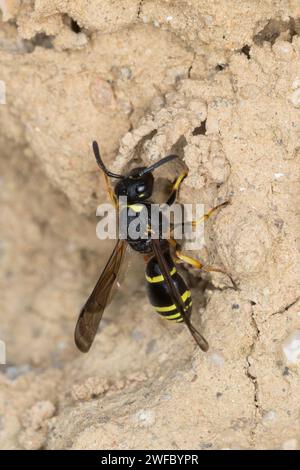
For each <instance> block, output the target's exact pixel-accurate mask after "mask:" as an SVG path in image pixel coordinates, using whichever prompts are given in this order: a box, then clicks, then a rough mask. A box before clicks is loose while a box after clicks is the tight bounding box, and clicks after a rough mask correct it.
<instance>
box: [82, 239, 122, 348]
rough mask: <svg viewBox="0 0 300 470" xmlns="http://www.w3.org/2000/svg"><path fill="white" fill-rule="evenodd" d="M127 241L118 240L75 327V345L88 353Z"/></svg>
mask: <svg viewBox="0 0 300 470" xmlns="http://www.w3.org/2000/svg"><path fill="white" fill-rule="evenodd" d="M127 246H128V245H127V243H126V240H118V241H117V243H116V246H115V248H114V250H113V252H112V254H111V256H110V258H109V260H108V262H107V264H106V266H105V268H104V270H103V272H102V274H101V276H100V278H99V280H98V282H97V284H96V285H95V287H94V290H93V292H92V293H91V295H90V296H89V298H88V300H87V301H86V303H85V305H84V306H83V307H82V309H81V311H80V314H79V318H78V320H77V324H76V327H75V343H76V346H77V347H78V349H80V351H82V352H88V350H89V349H90V347H91V345H92V342H93V340H94V338H95V335H96V333H97V330H98V326H99V323H100V321H101V318H102V315H103V312H104V309H105V307H106V306H107V304H108V303H109V301H110V299H111V295H112V291H113V288H114V287H115V285H116V282H117V279H118V275H119V271H120V267H121V264H122V262H123V259H124V255H125V252H126V248H127Z"/></svg>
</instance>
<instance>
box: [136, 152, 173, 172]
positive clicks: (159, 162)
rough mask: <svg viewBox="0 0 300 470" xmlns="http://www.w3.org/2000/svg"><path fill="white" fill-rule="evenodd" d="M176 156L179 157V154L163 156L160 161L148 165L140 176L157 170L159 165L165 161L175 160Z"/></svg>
mask: <svg viewBox="0 0 300 470" xmlns="http://www.w3.org/2000/svg"><path fill="white" fill-rule="evenodd" d="M175 158H179V156H178V155H168V156H167V157H164V158H162V159H161V160H159V161H158V162H156V163H153V165H151V166H148V168H145V170H143V171H142V172H141V173H140V176H142V175H145V174H146V173H150V172H151V171H153V170H155V169H156V168H158V167H159V166H161V165H164V164H165V163H169V162H170V161H171V160H175Z"/></svg>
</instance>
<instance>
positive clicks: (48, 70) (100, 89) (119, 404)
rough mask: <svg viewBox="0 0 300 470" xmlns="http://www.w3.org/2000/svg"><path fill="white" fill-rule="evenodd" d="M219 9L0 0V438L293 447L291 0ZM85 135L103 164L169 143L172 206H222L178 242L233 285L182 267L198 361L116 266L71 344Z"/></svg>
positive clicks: (298, 74) (88, 222) (80, 282)
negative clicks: (112, 288)
mask: <svg viewBox="0 0 300 470" xmlns="http://www.w3.org/2000/svg"><path fill="white" fill-rule="evenodd" d="M227 3H228V2H225V1H224V0H218V1H217V0H216V1H214V2H211V1H205V0H201V1H198V0H197V1H196V0H194V1H192V0H190V1H184V2H182V1H166V0H159V1H155V2H154V1H151V0H142V1H134V0H123V1H122V2H117V1H113V0H111V1H108V0H106V1H102V2H98V1H96V0H93V1H89V2H88V1H86V0H80V1H72V0H55V1H53V2H46V1H44V0H36V1H33V0H29V1H26V2H20V1H18V0H2V1H0V8H1V10H2V21H1V23H0V48H1V53H0V80H2V81H4V82H5V84H6V104H5V105H2V104H1V105H0V122H1V131H0V142H1V147H0V149H1V150H0V154H1V159H0V165H1V181H0V182H1V205H2V209H1V210H2V218H3V221H4V223H3V224H2V237H1V245H0V254H1V262H2V266H3V269H2V272H1V287H2V289H1V292H2V294H1V312H2V316H1V327H0V338H1V339H3V340H5V342H6V347H7V365H6V366H1V367H2V373H1V376H0V443H1V444H0V446H1V448H6V449H7V448H10V449H15V448H17V449H20V448H25V449H61V448H63V449H88V448H94V449H99V448H100V449H101V448H118V449H127V448H130V449H135V448H145V449H157V448H162V449H178V448H179V449H185V448H193V449H220V448H233V449H249V448H250V449H255V448H264V449H270V448H283V449H291V448H292V449H297V448H299V446H300V426H299V414H300V409H299V400H298V397H299V393H300V376H299V370H300V369H299V367H300V364H299V361H300V353H299V342H300V341H299V335H300V333H299V330H300V300H299V299H300V288H299V274H300V273H299V266H300V259H299V258H300V236H299V233H300V232H299V206H300V197H299V176H300V175H299V173H300V38H299V33H300V6H299V2H296V1H290V2H288V3H287V2H286V1H283V0H277V1H268V0H265V1H263V2H261V1H253V0H251V1H245V0H243V1H235V2H233V5H231V7H230V8H228V4H227ZM94 138H97V139H98V141H99V142H100V143H101V149H102V152H103V156H104V158H105V160H106V162H107V163H108V164H109V165H110V167H111V168H112V169H113V170H114V171H123V170H124V168H125V167H126V166H127V165H128V164H130V163H135V162H140V161H143V162H144V163H146V164H149V163H150V162H153V161H155V160H157V159H158V158H159V157H161V156H164V155H165V154H166V153H167V152H170V151H176V152H178V154H179V155H180V156H181V158H182V159H183V160H184V161H185V163H186V165H187V166H188V167H189V170H190V172H189V176H188V178H187V179H186V180H185V182H184V184H183V187H182V191H181V194H180V199H181V201H182V202H203V203H205V204H206V207H207V208H210V207H212V206H214V205H216V204H218V203H219V202H222V201H224V200H228V199H230V201H231V204H230V205H228V206H227V207H226V208H224V209H223V210H222V211H220V212H219V213H218V214H217V215H216V216H215V217H214V219H213V220H210V221H209V223H207V225H206V242H207V243H206V247H205V249H204V250H202V251H199V252H198V253H195V254H196V255H198V256H199V257H200V258H201V259H203V260H204V261H206V262H209V263H210V264H213V263H215V264H218V265H220V266H224V267H225V268H226V269H227V270H228V271H230V273H231V274H232V276H233V277H234V278H235V279H236V280H237V282H238V283H239V287H240V290H239V291H234V290H233V289H232V288H231V286H230V283H229V282H228V280H227V279H226V277H224V276H223V275H221V274H212V275H211V276H209V277H208V276H203V278H204V279H206V280H208V281H209V283H208V286H209V288H208V289H206V290H205V293H204V297H203V295H202V292H203V289H202V286H203V281H201V282H199V278H195V277H194V278H191V279H193V284H195V287H194V289H193V295H194V319H195V322H196V323H198V324H199V323H201V328H202V329H203V332H204V335H205V337H207V339H208V340H209V343H210V351H209V352H208V353H207V354H203V353H201V352H200V351H198V350H197V349H196V348H195V345H194V344H193V341H192V340H191V338H190V337H189V336H188V334H187V332H186V331H185V330H184V329H182V327H181V325H169V324H166V323H164V322H163V321H162V320H160V319H158V318H156V316H155V315H154V314H153V313H152V309H151V307H150V306H149V305H148V303H147V301H146V297H145V291H144V285H143V282H142V279H143V266H142V263H141V262H138V261H137V263H136V264H135V261H134V260H133V261H132V264H133V265H134V268H133V269H129V273H128V275H127V279H126V282H125V283H124V284H123V288H121V290H120V293H119V294H118V296H117V297H116V299H115V301H114V302H113V303H112V304H111V306H110V307H109V309H108V310H107V312H106V314H105V318H104V319H103V324H102V328H101V334H100V335H99V336H98V337H97V338H96V341H95V344H94V346H93V348H92V350H91V351H90V353H89V354H88V355H85V356H83V355H81V354H79V353H78V352H76V351H75V347H74V345H73V328H74V323H75V321H76V316H77V312H78V310H79V307H80V305H81V304H82V302H83V301H84V299H85V297H86V296H87V295H88V293H89V291H90V289H91V287H92V285H93V282H95V280H96V278H97V275H98V274H99V271H100V270H101V267H102V266H103V264H104V262H105V259H106V258H107V256H108V253H109V251H110V250H111V246H110V245H109V244H108V243H107V244H106V243H104V242H103V243H99V242H98V241H97V239H96V237H95V224H96V219H95V217H94V214H95V209H96V205H97V204H98V203H99V202H103V201H104V200H105V194H104V192H103V189H102V187H103V185H102V180H101V178H100V175H99V171H98V170H97V167H96V166H95V163H94V161H93V158H92V156H91V151H90V143H91V141H92V139H94ZM164 171H166V173H165V174H164V176H165V177H167V178H169V179H171V177H172V175H173V176H174V174H172V175H171V174H169V173H167V170H166V169H165V170H164ZM162 173H163V172H162ZM206 283H207V282H206ZM200 287H201V289H200Z"/></svg>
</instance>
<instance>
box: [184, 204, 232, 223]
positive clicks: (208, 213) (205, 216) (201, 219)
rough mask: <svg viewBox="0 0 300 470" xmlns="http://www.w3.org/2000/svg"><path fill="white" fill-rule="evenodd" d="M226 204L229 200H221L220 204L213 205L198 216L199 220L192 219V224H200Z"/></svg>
mask: <svg viewBox="0 0 300 470" xmlns="http://www.w3.org/2000/svg"><path fill="white" fill-rule="evenodd" d="M228 204H230V201H225V202H222V204H218V205H217V206H216V207H213V208H212V209H210V211H208V212H206V214H204V215H203V216H202V217H200V219H199V220H193V221H192V226H193V227H196V225H199V224H201V223H202V222H204V221H205V220H207V219H209V217H211V216H212V215H213V214H215V212H217V210H218V209H220V208H221V207H226V206H227V205H228Z"/></svg>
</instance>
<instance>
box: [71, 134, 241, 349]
mask: <svg viewBox="0 0 300 470" xmlns="http://www.w3.org/2000/svg"><path fill="white" fill-rule="evenodd" d="M93 151H94V155H95V158H96V162H97V164H98V166H99V167H100V169H101V171H102V172H103V174H104V177H105V181H106V185H107V190H108V193H109V195H110V197H111V199H112V201H113V203H114V205H115V207H117V208H118V210H120V211H121V214H120V216H121V219H122V212H123V214H124V213H125V215H126V216H127V219H126V220H127V223H128V224H129V223H131V222H132V220H133V219H134V218H135V217H138V216H139V215H140V213H141V211H142V210H146V211H147V219H148V220H147V222H148V223H147V233H146V236H143V237H140V238H137V239H136V237H134V238H133V237H131V236H130V234H129V232H127V238H126V239H123V238H122V239H121V238H119V239H118V240H117V242H116V245H115V247H114V250H113V252H112V254H111V256H110V258H109V260H108V262H107V264H106V266H105V268H104V270H103V272H102V274H101V276H100V278H99V280H98V282H97V284H96V286H95V287H94V290H93V291H92V293H91V295H90V296H89V298H88V299H87V301H86V303H85V304H84V306H83V307H82V309H81V311H80V314H79V318H78V321H77V324H76V328H75V343H76V345H77V347H78V349H79V350H80V351H82V352H87V351H88V350H89V349H90V347H91V345H92V343H93V340H94V338H95V335H96V333H97V330H98V327H99V324H100V321H101V318H102V315H103V312H104V310H105V308H106V306H107V304H108V303H109V302H110V300H111V296H112V293H113V291H114V288H115V287H116V285H117V282H118V276H119V273H120V268H121V265H122V263H123V261H124V257H125V252H126V249H127V247H130V248H131V249H133V250H135V251H137V252H139V253H141V254H142V255H144V258H145V261H146V269H145V276H146V283H147V294H148V298H149V301H150V304H151V305H152V306H153V307H154V309H155V310H156V312H157V313H158V314H160V315H161V316H162V317H163V318H165V319H167V320H170V321H173V322H176V323H183V324H185V326H186V327H187V328H188V330H189V331H190V333H191V335H192V336H193V338H194V340H195V341H196V343H197V345H198V346H199V347H200V348H201V349H202V350H203V351H207V350H208V347H209V345H208V342H207V341H206V339H205V338H204V337H203V336H202V334H201V333H200V332H199V331H198V330H197V329H196V328H195V327H194V325H193V324H192V322H191V313H192V296H191V291H190V289H189V288H188V286H187V283H186V281H185V280H184V279H183V277H182V276H181V275H180V273H179V272H178V269H177V265H178V263H180V262H183V263H188V264H190V265H191V266H193V267H194V268H197V269H204V270H205V271H218V272H223V273H224V274H227V275H228V276H229V277H230V279H231V281H232V283H233V284H234V281H233V280H232V278H231V276H230V275H229V274H228V273H227V272H225V271H223V270H222V269H220V268H214V267H212V266H204V265H202V264H201V263H200V261H198V260H197V259H194V258H191V257H189V256H186V255H184V254H183V253H182V252H181V249H180V246H179V244H178V243H177V242H176V241H175V240H174V239H172V238H171V239H167V238H165V237H164V233H163V230H162V224H161V223H159V224H158V227H157V228H156V236H155V237H154V236H153V228H152V223H151V222H152V221H151V204H153V201H152V200H151V197H152V193H153V188H154V176H153V172H154V171H155V170H156V169H157V168H158V167H160V166H162V165H165V164H167V163H170V162H171V161H173V160H175V159H178V158H179V157H178V156H177V155H173V154H172V155H168V156H166V157H164V158H162V159H161V160H159V161H158V162H156V163H154V164H153V165H151V166H148V167H138V168H134V169H132V170H131V171H130V172H129V173H128V174H127V175H119V174H116V173H112V172H111V171H109V170H108V169H107V168H106V166H105V164H104V162H103V160H102V158H101V155H100V151H99V146H98V144H97V142H96V141H94V142H93ZM186 176H187V170H185V171H183V172H182V173H181V174H180V175H179V176H178V177H177V178H176V180H175V181H174V183H173V184H172V188H171V191H170V195H169V197H168V199H167V201H166V204H167V205H168V206H170V205H172V204H173V203H174V202H175V201H176V199H177V195H178V191H179V187H180V185H181V183H182V181H183V180H184V178H185V177H186ZM110 178H114V179H117V180H118V182H117V184H116V185H115V187H114V189H113V188H112V186H111V185H110ZM121 196H126V198H127V204H126V206H124V207H121V208H119V207H118V201H119V198H120V197H121ZM227 203H228V202H225V203H223V204H219V205H218V206H216V207H215V208H213V209H212V210H211V211H209V212H208V213H207V214H205V215H204V219H205V220H206V219H207V218H208V217H210V215H212V214H213V213H214V212H215V211H216V210H217V209H218V208H219V207H221V206H225V205H226V204H227ZM157 231H158V233H157Z"/></svg>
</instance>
